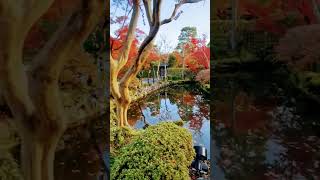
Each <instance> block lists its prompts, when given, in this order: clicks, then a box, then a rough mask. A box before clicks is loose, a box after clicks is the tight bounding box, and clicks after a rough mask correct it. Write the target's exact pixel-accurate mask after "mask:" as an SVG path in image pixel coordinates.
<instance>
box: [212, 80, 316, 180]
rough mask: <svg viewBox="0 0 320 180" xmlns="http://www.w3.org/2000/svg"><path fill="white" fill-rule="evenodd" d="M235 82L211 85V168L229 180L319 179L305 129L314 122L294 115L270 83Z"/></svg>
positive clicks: (308, 130) (311, 141) (312, 146)
mask: <svg viewBox="0 0 320 180" xmlns="http://www.w3.org/2000/svg"><path fill="white" fill-rule="evenodd" d="M241 78H243V77H239V76H238V77H236V78H230V79H228V78H226V79H225V81H223V82H222V81H217V82H218V83H217V84H218V85H217V86H218V87H217V88H219V90H220V91H219V92H216V93H215V94H217V96H216V99H215V103H214V109H215V111H216V113H215V114H216V119H215V120H214V126H212V128H213V129H212V130H211V132H213V138H214V140H215V144H216V148H217V149H215V151H216V152H217V153H216V157H214V161H215V163H214V164H217V165H218V166H219V167H220V168H221V169H223V172H224V176H225V177H226V179H231V180H232V179H248V180H250V179H253V180H255V179H259V178H262V179H266V178H269V179H294V178H300V179H317V178H319V177H320V173H319V172H320V153H319V152H320V140H319V138H318V137H317V136H316V133H315V131H314V129H313V128H311V126H310V123H306V122H315V120H314V119H313V121H312V120H308V119H307V118H306V117H304V116H303V118H302V117H301V116H300V115H298V114H297V112H296V111H297V108H296V107H297V104H296V103H292V101H294V99H293V100H292V98H290V97H287V96H285V95H284V92H282V91H281V89H280V88H278V87H276V86H275V85H274V84H273V82H270V81H267V82H259V83H257V82H254V81H257V79H256V80H255V78H251V79H250V78H249V79H247V80H246V81H245V78H243V79H241ZM246 78H248V77H246ZM250 80H252V81H250ZM229 82H232V83H229ZM252 82H253V83H252ZM219 83H220V84H219ZM251 83H252V84H260V85H256V86H257V87H254V86H252V84H251ZM222 87H223V88H222ZM221 90H222V91H221ZM268 116H269V117H268ZM270 116H271V117H270ZM250 119H252V120H254V121H252V122H251V121H250ZM259 121H260V123H259ZM239 124H241V125H239ZM311 124H312V123H311ZM270 156H271V157H272V156H274V157H273V158H274V159H272V158H270ZM270 159H271V160H270Z"/></svg>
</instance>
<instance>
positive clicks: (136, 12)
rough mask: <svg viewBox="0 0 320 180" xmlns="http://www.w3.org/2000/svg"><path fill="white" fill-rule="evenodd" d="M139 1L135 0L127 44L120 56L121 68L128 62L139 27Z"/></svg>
mask: <svg viewBox="0 0 320 180" xmlns="http://www.w3.org/2000/svg"><path fill="white" fill-rule="evenodd" d="M139 3H140V0H133V10H132V17H131V21H130V24H129V28H128V34H127V37H126V40H125V44H124V45H123V48H122V49H121V52H120V56H119V62H120V63H119V66H120V67H119V68H122V66H124V65H125V64H126V62H127V59H128V56H129V52H130V48H131V44H132V42H133V40H134V37H135V32H136V29H137V24H138V19H139V12H140V9H139Z"/></svg>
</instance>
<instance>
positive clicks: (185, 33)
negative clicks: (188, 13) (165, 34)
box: [176, 26, 197, 79]
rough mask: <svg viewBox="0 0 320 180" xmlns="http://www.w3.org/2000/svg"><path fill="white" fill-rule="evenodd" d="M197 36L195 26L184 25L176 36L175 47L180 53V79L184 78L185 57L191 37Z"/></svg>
mask: <svg viewBox="0 0 320 180" xmlns="http://www.w3.org/2000/svg"><path fill="white" fill-rule="evenodd" d="M196 37H197V28H196V27H189V26H187V27H184V28H182V29H181V32H180V35H179V37H178V45H177V47H176V49H177V50H178V51H179V52H180V53H181V54H182V79H184V73H185V72H184V71H185V64H186V63H185V57H187V56H188V54H189V51H188V50H189V48H186V47H189V46H190V43H191V39H192V38H196Z"/></svg>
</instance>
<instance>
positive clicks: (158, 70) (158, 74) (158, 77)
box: [157, 61, 161, 81]
mask: <svg viewBox="0 0 320 180" xmlns="http://www.w3.org/2000/svg"><path fill="white" fill-rule="evenodd" d="M160 62H161V61H159V62H158V67H157V79H158V81H160Z"/></svg>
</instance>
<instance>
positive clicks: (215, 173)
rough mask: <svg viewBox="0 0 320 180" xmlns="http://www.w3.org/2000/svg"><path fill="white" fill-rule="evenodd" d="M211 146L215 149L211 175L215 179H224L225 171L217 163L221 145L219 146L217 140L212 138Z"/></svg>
mask: <svg viewBox="0 0 320 180" xmlns="http://www.w3.org/2000/svg"><path fill="white" fill-rule="evenodd" d="M211 146H212V147H211V148H212V149H214V151H213V159H214V160H213V164H212V165H211V175H210V176H211V177H212V178H213V179H219V180H224V179H225V176H224V172H223V170H222V169H221V167H220V166H219V165H218V164H217V162H218V159H217V158H218V157H220V153H221V151H220V148H219V146H217V144H216V141H215V140H214V139H212V144H211Z"/></svg>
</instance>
